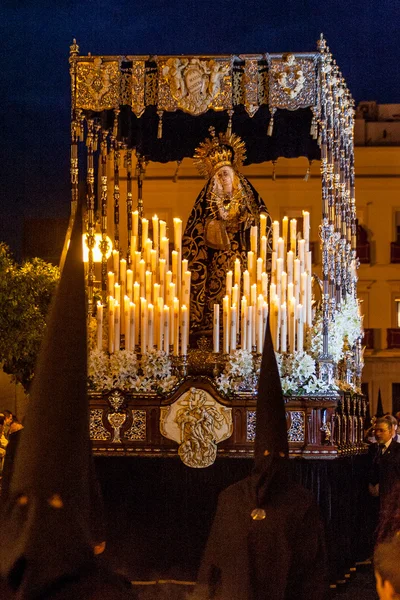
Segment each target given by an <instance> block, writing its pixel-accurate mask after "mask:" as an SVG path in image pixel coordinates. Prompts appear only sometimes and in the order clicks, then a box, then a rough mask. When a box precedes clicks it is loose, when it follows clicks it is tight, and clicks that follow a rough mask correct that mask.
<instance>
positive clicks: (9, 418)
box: [3, 410, 16, 439]
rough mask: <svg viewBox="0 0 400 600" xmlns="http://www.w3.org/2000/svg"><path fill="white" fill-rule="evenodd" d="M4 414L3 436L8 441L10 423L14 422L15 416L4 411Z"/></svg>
mask: <svg viewBox="0 0 400 600" xmlns="http://www.w3.org/2000/svg"><path fill="white" fill-rule="evenodd" d="M3 412H4V436H5V437H6V439H8V436H9V434H10V427H11V423H12V422H13V421H15V420H16V418H15V416H14V415H13V414H12V412H10V411H9V410H5V411H3Z"/></svg>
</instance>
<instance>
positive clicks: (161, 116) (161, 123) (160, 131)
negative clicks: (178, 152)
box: [157, 110, 164, 140]
mask: <svg viewBox="0 0 400 600" xmlns="http://www.w3.org/2000/svg"><path fill="white" fill-rule="evenodd" d="M157 114H158V130H157V139H159V140H161V138H162V133H163V131H162V128H163V122H162V120H163V114H164V111H163V110H158V111H157Z"/></svg>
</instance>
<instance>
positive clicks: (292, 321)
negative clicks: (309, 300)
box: [288, 284, 296, 353]
mask: <svg viewBox="0 0 400 600" xmlns="http://www.w3.org/2000/svg"><path fill="white" fill-rule="evenodd" d="M289 285H293V284H289ZM288 322H289V327H288V329H289V352H292V353H293V352H294V351H295V349H296V348H295V339H296V335H295V333H296V300H295V299H294V297H293V296H291V297H290V298H289V316H288Z"/></svg>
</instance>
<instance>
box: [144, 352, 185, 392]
mask: <svg viewBox="0 0 400 600" xmlns="http://www.w3.org/2000/svg"><path fill="white" fill-rule="evenodd" d="M140 366H141V372H142V377H140V379H139V381H138V385H139V387H138V390H137V391H143V392H153V391H155V392H159V393H166V392H169V391H170V390H171V389H172V388H173V387H174V386H175V385H176V383H177V381H178V379H177V377H175V375H172V365H171V359H170V357H169V355H168V354H166V353H165V352H164V350H149V351H148V352H146V354H144V355H143V356H142V360H141V363H140Z"/></svg>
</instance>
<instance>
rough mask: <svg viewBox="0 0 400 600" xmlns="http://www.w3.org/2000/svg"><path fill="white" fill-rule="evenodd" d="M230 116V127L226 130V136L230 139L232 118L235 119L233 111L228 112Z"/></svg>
mask: <svg viewBox="0 0 400 600" xmlns="http://www.w3.org/2000/svg"><path fill="white" fill-rule="evenodd" d="M228 115H229V121H228V127H227V128H226V135H227V136H228V137H230V136H231V135H232V117H233V110H228Z"/></svg>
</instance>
